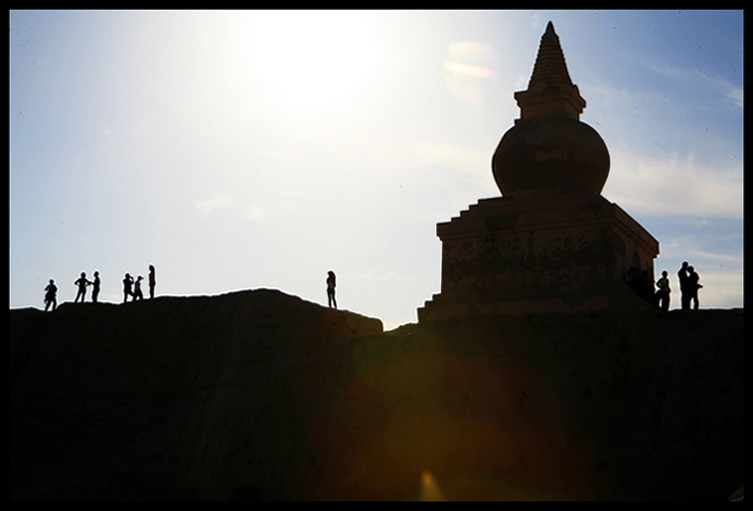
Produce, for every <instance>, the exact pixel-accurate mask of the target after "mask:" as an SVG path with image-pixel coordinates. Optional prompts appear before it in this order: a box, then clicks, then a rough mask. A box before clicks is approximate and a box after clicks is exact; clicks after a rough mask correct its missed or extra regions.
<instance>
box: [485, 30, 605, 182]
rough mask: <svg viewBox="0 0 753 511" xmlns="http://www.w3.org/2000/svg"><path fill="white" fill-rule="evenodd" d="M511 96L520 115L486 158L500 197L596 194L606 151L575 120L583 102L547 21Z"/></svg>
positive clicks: (601, 142) (590, 131)
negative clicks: (525, 76)
mask: <svg viewBox="0 0 753 511" xmlns="http://www.w3.org/2000/svg"><path fill="white" fill-rule="evenodd" d="M515 99H516V100H517V102H518V106H519V107H520V119H518V120H516V121H515V126H513V127H512V128H510V129H509V130H508V131H507V133H505V135H504V136H503V137H502V140H501V141H500V142H499V145H498V146H497V150H496V151H495V153H494V156H493V158H492V170H493V172H494V179H495V181H496V182H497V186H499V189H500V191H501V192H502V195H514V194H515V193H517V192H519V191H522V190H535V189H538V188H557V187H563V188H569V189H579V190H589V191H593V192H595V193H597V194H599V193H601V190H602V189H603V188H604V184H605V183H606V181H607V177H608V176H609V151H608V150H607V146H606V144H605V143H604V140H602V138H601V136H599V134H598V133H597V132H596V130H594V129H593V128H592V127H591V126H589V125H587V124H585V123H583V122H581V121H580V119H579V117H580V114H581V112H582V111H583V109H584V108H585V106H586V101H585V100H584V99H583V98H582V97H581V95H580V92H579V91H578V86H577V85H575V84H573V82H572V80H570V75H569V73H568V71H567V65H566V64H565V57H564V54H563V53H562V48H561V47H560V43H559V37H558V36H557V34H556V33H555V32H554V26H553V25H552V23H551V22H549V24H548V25H547V27H546V31H545V32H544V35H543V36H542V37H541V43H540V45H539V52H538V55H537V57H536V62H535V63H534V68H533V74H532V75H531V80H530V81H529V82H528V88H527V89H526V90H524V91H519V92H516V93H515Z"/></svg>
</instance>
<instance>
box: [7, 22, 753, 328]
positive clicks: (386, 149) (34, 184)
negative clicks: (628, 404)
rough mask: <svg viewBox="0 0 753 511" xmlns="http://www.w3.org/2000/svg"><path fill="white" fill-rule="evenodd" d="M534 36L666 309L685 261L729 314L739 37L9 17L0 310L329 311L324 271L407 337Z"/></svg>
mask: <svg viewBox="0 0 753 511" xmlns="http://www.w3.org/2000/svg"><path fill="white" fill-rule="evenodd" d="M548 21H552V22H553V24H554V28H555V31H556V32H557V34H558V35H559V37H560V42H561V45H562V49H563V52H564V55H565V59H566V62H567V66H568V70H569V72H570V76H571V78H572V80H573V82H574V83H576V84H577V85H578V88H579V90H580V93H581V95H582V96H583V97H584V98H585V100H586V102H587V105H586V109H585V110H584V112H583V114H582V115H581V120H582V121H583V122H585V123H587V124H589V125H591V126H592V127H594V128H595V129H596V130H597V131H598V132H599V134H600V135H601V136H602V138H603V139H604V141H605V142H606V144H607V146H608V148H609V151H610V157H611V169H610V175H609V179H608V180H607V183H606V186H605V188H604V190H603V192H602V195H603V196H604V197H605V198H606V199H608V200H609V201H611V202H614V203H616V204H618V205H619V206H620V207H622V208H623V209H624V210H625V211H627V212H628V214H630V215H631V216H632V217H633V218H635V219H636V220H637V221H638V222H639V223H641V224H642V225H643V226H644V227H645V228H646V229H647V230H648V231H649V232H650V233H651V234H652V235H653V236H654V237H655V238H656V239H657V240H659V243H660V254H659V257H658V258H657V260H656V263H655V271H656V273H657V276H658V274H660V273H661V271H662V270H663V269H667V270H668V271H669V272H670V274H671V275H672V281H671V283H672V288H673V294H672V308H676V307H678V306H679V289H678V284H677V277H676V272H677V269H678V268H679V266H680V264H681V262H682V261H683V260H688V261H690V263H691V264H693V265H694V266H695V267H696V269H697V271H698V272H699V274H700V276H701V283H702V284H703V285H704V288H703V289H702V290H701V292H700V300H701V307H709V308H711V307H723V308H726V307H742V306H743V186H742V185H743V128H742V126H743V13H742V11H693V10H691V11H587V10H578V11H10V12H9V22H10V118H9V123H10V179H9V182H10V208H9V209H10V264H9V266H10V268H9V269H10V307H11V308H19V307H28V306H33V307H38V308H43V307H44V304H43V297H44V287H45V286H46V284H47V281H48V280H49V279H50V278H53V279H55V281H56V283H57V285H58V287H59V289H60V291H59V293H58V302H59V303H60V302H62V301H72V300H73V298H74V297H75V295H76V287H75V286H74V285H73V281H74V280H75V279H76V278H77V277H78V275H79V274H80V273H81V272H82V271H85V272H86V273H87V275H88V276H90V277H91V275H92V273H93V272H94V270H99V272H100V274H101V277H102V282H103V284H102V292H101V295H100V300H102V301H111V302H120V301H121V300H122V285H121V280H122V278H123V275H124V273H125V272H129V273H131V274H132V275H134V276H136V275H139V274H140V275H143V276H144V277H146V275H147V273H148V265H149V264H154V265H155V267H156V269H157V293H158V295H212V294H220V293H225V292H229V291H235V290H240V289H256V288H276V289H280V290H282V291H284V292H286V293H289V294H294V295H298V296H300V297H302V298H303V299H305V300H309V301H313V302H317V303H321V304H325V305H326V303H327V297H326V285H325V279H326V277H327V270H329V269H333V270H334V271H335V272H336V274H337V276H338V294H337V298H338V302H339V305H340V307H341V308H345V309H350V310H354V311H357V312H360V313H363V314H366V315H369V316H376V317H379V318H381V319H382V320H383V321H384V324H385V328H387V329H390V328H394V327H396V326H398V325H400V324H403V323H407V322H415V321H416V309H417V308H418V307H420V306H422V305H423V303H424V301H425V300H429V299H431V297H432V294H434V293H438V292H439V291H440V277H441V243H440V241H439V239H438V238H437V237H436V224H437V223H438V222H446V221H449V220H450V218H452V217H454V216H458V215H459V213H460V211H462V210H465V209H467V208H468V207H469V206H470V205H471V204H475V203H476V202H477V201H478V200H479V199H482V198H488V197H497V196H500V195H501V194H500V192H499V190H498V188H497V186H496V184H495V183H494V178H493V176H492V171H491V157H492V154H493V152H494V150H495V149H496V146H497V144H498V143H499V140H500V139H501V137H502V135H504V133H505V132H506V131H507V130H508V129H509V128H510V127H512V125H513V122H514V120H515V119H516V118H518V117H519V110H518V107H517V105H516V103H515V100H514V99H513V93H514V92H516V91H519V90H524V89H525V88H526V86H527V84H528V79H529V78H530V75H531V71H532V69H533V63H534V61H535V57H536V53H537V50H538V45H539V40H540V38H541V36H542V34H543V33H544V29H545V27H546V24H547V22H548ZM90 295H91V291H89V292H88V293H87V298H89V297H90Z"/></svg>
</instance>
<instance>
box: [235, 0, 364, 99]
mask: <svg viewBox="0 0 753 511" xmlns="http://www.w3.org/2000/svg"><path fill="white" fill-rule="evenodd" d="M240 37H241V46H242V47H243V48H245V49H246V51H247V55H248V58H249V65H250V66H251V72H252V73H253V75H254V77H255V78H256V79H258V80H259V81H260V82H261V83H263V84H264V85H265V86H266V87H268V88H269V89H270V91H271V92H272V93H273V96H274V97H275V100H276V101H277V102H279V103H281V104H284V105H289V106H297V107H314V108H317V107H327V106H331V105H332V104H333V103H335V102H336V101H338V100H339V99H342V98H344V97H345V96H347V95H348V94H349V93H351V92H353V91H354V90H355V88H356V87H357V86H358V85H359V83H360V82H361V81H363V79H364V78H365V77H366V75H367V73H368V72H369V70H370V69H371V68H372V66H373V64H374V61H375V57H376V31H375V28H374V26H373V21H372V19H371V17H370V16H369V15H368V13H359V12H339V11H324V12H319V11H303V12H301V11H295V12H290V11H287V12H286V11H262V12H255V13H254V14H253V16H251V17H250V19H249V23H248V25H247V26H246V28H245V29H244V30H242V31H241V34H240Z"/></svg>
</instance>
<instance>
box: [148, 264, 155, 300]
mask: <svg viewBox="0 0 753 511" xmlns="http://www.w3.org/2000/svg"><path fill="white" fill-rule="evenodd" d="M156 285H157V276H156V275H155V272H154V266H152V265H151V264H150V265H149V299H152V298H154V286H156Z"/></svg>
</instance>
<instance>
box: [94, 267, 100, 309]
mask: <svg viewBox="0 0 753 511" xmlns="http://www.w3.org/2000/svg"><path fill="white" fill-rule="evenodd" d="M92 284H93V287H92V302H94V303H97V297H98V296H99V288H100V285H101V282H100V280H99V272H98V271H95V272H94V282H92Z"/></svg>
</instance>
